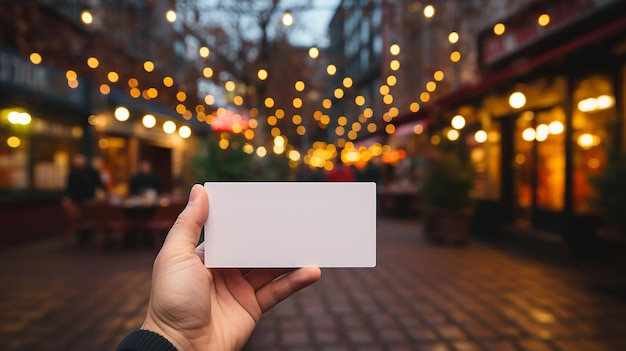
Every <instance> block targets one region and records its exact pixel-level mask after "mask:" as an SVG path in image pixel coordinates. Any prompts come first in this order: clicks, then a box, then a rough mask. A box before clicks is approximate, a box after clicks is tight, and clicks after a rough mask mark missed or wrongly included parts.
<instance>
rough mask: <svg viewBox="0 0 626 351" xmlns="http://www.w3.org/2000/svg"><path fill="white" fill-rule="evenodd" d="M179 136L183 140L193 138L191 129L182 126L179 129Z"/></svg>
mask: <svg viewBox="0 0 626 351" xmlns="http://www.w3.org/2000/svg"><path fill="white" fill-rule="evenodd" d="M178 135H179V136H180V137H181V138H183V139H187V138H189V137H190V136H191V128H189V127H188V126H182V127H180V128H179V129H178Z"/></svg>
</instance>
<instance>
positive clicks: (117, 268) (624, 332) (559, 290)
mask: <svg viewBox="0 0 626 351" xmlns="http://www.w3.org/2000/svg"><path fill="white" fill-rule="evenodd" d="M377 235H378V256H377V261H378V265H377V267H376V268H374V269H363V268H359V269H324V270H323V272H322V279H321V281H320V282H318V283H317V284H315V285H314V286H312V287H310V288H308V289H305V290H303V291H301V292H299V293H297V294H296V295H295V296H294V297H292V298H291V299H289V300H287V301H285V302H283V303H282V304H280V305H279V306H277V307H275V308H274V309H273V310H271V311H270V312H269V313H267V314H266V315H265V316H264V317H263V319H262V321H261V323H260V324H259V326H258V327H257V329H256V331H255V333H254V334H253V335H252V338H251V339H250V341H249V343H248V345H247V346H246V348H245V350H247V351H253V350H320V351H321V350H324V351H326V350H328V351H330V350H337V351H338V350H394V351H396V350H437V351H448V350H457V351H469V350H501V351H507V350H517V351H521V350H537V351H543V350H568V351H570V350H573V351H575V350H624V349H626V299H625V298H624V294H623V292H624V291H626V288H625V287H626V285H625V284H624V282H626V279H624V277H623V276H620V275H618V274H617V273H616V272H613V271H611V270H608V269H605V268H604V267H603V266H599V265H587V266H586V268H581V267H582V266H583V265H582V264H575V265H574V264H562V263H561V264H557V263H547V262H544V261H539V260H535V259H530V258H529V257H527V256H523V255H519V254H513V253H510V252H507V251H504V250H503V249H499V248H496V247H492V246H490V245H486V244H484V243H481V242H474V243H472V244H470V245H469V246H467V247H442V246H436V245H433V244H430V243H428V242H426V241H424V239H423V238H422V236H421V223H420V222H419V221H415V220H403V221H401V220H391V219H379V220H378V230H377ZM155 253H156V252H155V250H152V249H149V248H145V249H137V248H128V249H127V250H126V251H124V252H113V251H105V252H99V251H96V250H95V249H92V248H90V247H88V246H84V247H77V248H65V247H63V246H62V244H61V241H60V240H52V241H46V242H41V243H35V244H29V245H24V246H19V247H12V248H4V249H2V250H1V251H0V263H1V264H2V265H3V267H4V269H3V270H2V272H0V277H1V278H2V281H3V282H4V283H3V289H2V290H0V315H1V317H0V330H1V331H0V349H2V350H114V349H115V347H116V345H117V343H119V341H120V340H121V339H122V338H123V337H124V335H125V334H126V333H128V332H129V331H132V330H134V329H136V328H138V327H139V326H140V325H141V322H142V320H143V317H144V313H145V308H146V306H147V302H148V294H149V289H150V272H151V268H152V261H153V258H154V255H155ZM620 294H621V295H620Z"/></svg>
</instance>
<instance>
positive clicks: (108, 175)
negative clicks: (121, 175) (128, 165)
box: [91, 157, 115, 193]
mask: <svg viewBox="0 0 626 351" xmlns="http://www.w3.org/2000/svg"><path fill="white" fill-rule="evenodd" d="M91 164H92V165H93V168H95V169H96V171H98V173H99V174H100V179H102V183H103V184H104V186H105V188H106V190H107V192H108V193H110V192H112V191H113V190H114V189H115V183H114V182H113V171H112V170H111V168H110V167H109V166H108V165H107V164H106V163H105V162H104V160H103V159H102V158H101V157H94V159H93V160H92V161H91Z"/></svg>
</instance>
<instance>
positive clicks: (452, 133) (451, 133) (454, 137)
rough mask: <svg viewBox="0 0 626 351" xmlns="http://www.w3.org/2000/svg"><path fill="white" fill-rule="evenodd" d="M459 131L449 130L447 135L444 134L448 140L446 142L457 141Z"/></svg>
mask: <svg viewBox="0 0 626 351" xmlns="http://www.w3.org/2000/svg"><path fill="white" fill-rule="evenodd" d="M459 136H460V134H459V131H458V130H456V129H450V130H449V131H448V132H447V133H446V137H447V138H448V140H450V141H455V140H458V139H459Z"/></svg>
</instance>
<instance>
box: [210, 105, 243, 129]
mask: <svg viewBox="0 0 626 351" xmlns="http://www.w3.org/2000/svg"><path fill="white" fill-rule="evenodd" d="M212 115H213V122H212V123H211V129H212V130H214V131H216V132H232V133H239V132H241V131H242V130H245V129H248V121H249V120H250V118H248V117H247V116H244V115H242V114H240V113H236V112H233V111H228V110H222V109H221V110H219V111H215V112H213V113H212Z"/></svg>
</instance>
